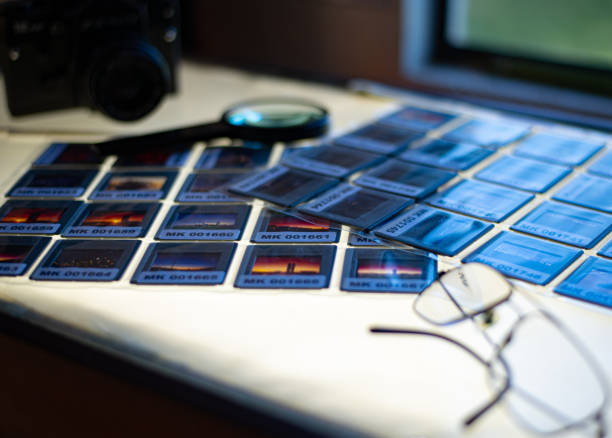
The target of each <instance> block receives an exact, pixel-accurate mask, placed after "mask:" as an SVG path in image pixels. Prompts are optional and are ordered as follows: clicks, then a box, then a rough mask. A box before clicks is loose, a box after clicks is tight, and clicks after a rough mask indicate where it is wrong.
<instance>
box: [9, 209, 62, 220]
mask: <svg viewBox="0 0 612 438" xmlns="http://www.w3.org/2000/svg"><path fill="white" fill-rule="evenodd" d="M64 211H65V210H64V209H63V208H60V209H51V208H29V207H26V208H12V209H11V210H9V211H8V213H6V214H5V215H4V216H3V217H2V219H0V222H9V223H13V224H23V223H28V224H30V223H37V222H38V223H40V222H44V223H57V222H59V221H60V219H61V217H62V214H63V213H64Z"/></svg>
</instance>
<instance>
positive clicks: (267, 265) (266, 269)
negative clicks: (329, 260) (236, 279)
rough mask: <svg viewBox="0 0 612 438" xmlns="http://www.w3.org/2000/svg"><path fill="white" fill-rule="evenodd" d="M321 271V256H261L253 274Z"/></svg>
mask: <svg viewBox="0 0 612 438" xmlns="http://www.w3.org/2000/svg"><path fill="white" fill-rule="evenodd" d="M320 272H321V257H295V256H259V257H257V259H256V260H255V264H254V265H253V269H252V271H251V274H253V275H317V274H319V273H320Z"/></svg>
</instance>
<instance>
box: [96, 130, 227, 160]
mask: <svg viewBox="0 0 612 438" xmlns="http://www.w3.org/2000/svg"><path fill="white" fill-rule="evenodd" d="M230 132H231V127H229V126H228V125H227V124H225V123H223V122H213V123H206V124H203V125H195V126H189V127H186V128H177V129H170V130H168V131H160V132H154V133H152V134H145V135H135V136H130V137H120V138H116V139H112V140H108V141H103V142H100V143H96V145H95V146H96V147H97V148H98V150H99V151H100V153H101V154H102V155H121V154H122V153H123V154H125V153H136V152H143V151H147V150H151V149H158V148H162V147H165V148H173V149H183V148H186V147H189V146H190V145H191V143H193V142H196V141H201V140H209V139H211V138H220V137H226V136H228V135H229V134H230Z"/></svg>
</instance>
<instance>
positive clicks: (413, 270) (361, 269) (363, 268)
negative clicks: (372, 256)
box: [357, 259, 423, 278]
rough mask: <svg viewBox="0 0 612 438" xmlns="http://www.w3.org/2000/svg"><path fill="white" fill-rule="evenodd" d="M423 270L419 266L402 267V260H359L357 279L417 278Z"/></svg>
mask: <svg viewBox="0 0 612 438" xmlns="http://www.w3.org/2000/svg"><path fill="white" fill-rule="evenodd" d="M422 273H423V270H422V269H421V268H420V267H418V266H410V265H406V266H402V265H401V260H394V261H389V260H367V259H366V260H359V266H358V267H357V277H369V278H372V277H400V278H401V277H415V276H420V275H421V274H422Z"/></svg>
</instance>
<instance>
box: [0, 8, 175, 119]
mask: <svg viewBox="0 0 612 438" xmlns="http://www.w3.org/2000/svg"><path fill="white" fill-rule="evenodd" d="M0 8H1V9H0V66H1V67H2V71H3V73H4V83H5V87H6V96H7V101H8V108H9V111H10V112H11V114H12V115H14V116H20V115H26V114H32V113H36V112H42V111H49V110H56V109H62V108H72V107H78V106H84V107H90V108H94V109H97V110H100V111H102V112H103V113H104V114H106V115H108V116H110V117H112V118H114V119H117V120H123V121H131V120H137V119H140V118H141V117H144V116H145V115H147V114H149V113H150V112H151V111H152V110H153V109H154V108H155V107H156V106H157V105H158V104H159V102H160V101H161V100H162V98H163V97H164V96H165V95H166V94H167V93H173V92H175V91H176V88H177V83H176V82H177V79H176V68H177V63H178V59H179V54H180V53H179V52H180V50H179V48H180V41H179V25H180V17H179V2H178V0H174V1H172V0H102V1H100V0H97V1H96V0H89V1H88V0H30V1H7V2H4V3H3V4H2V6H0Z"/></svg>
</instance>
